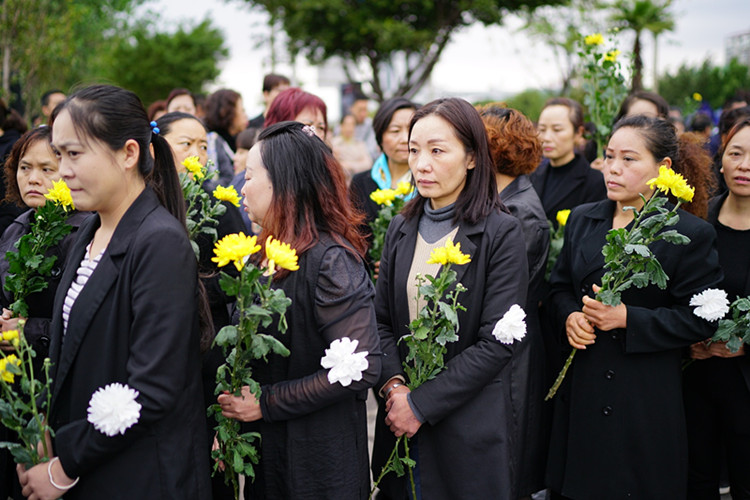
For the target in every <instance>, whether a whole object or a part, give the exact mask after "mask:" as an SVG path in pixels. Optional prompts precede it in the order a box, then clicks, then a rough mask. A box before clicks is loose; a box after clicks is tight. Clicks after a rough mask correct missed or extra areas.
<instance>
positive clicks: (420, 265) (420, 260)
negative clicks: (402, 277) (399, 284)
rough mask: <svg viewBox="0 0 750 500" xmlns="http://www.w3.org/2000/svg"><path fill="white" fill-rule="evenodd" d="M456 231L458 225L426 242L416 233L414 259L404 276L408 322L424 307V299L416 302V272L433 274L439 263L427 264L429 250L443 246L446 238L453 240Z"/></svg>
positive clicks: (435, 272) (423, 274)
mask: <svg viewBox="0 0 750 500" xmlns="http://www.w3.org/2000/svg"><path fill="white" fill-rule="evenodd" d="M456 233H458V226H456V227H454V228H453V230H452V231H451V232H450V233H448V234H446V235H445V236H443V237H442V238H440V239H439V240H437V241H436V242H435V243H432V244H430V243H427V242H426V241H425V240H424V238H422V235H421V234H419V233H417V245H416V246H415V247H414V259H413V260H412V261H411V269H409V276H408V277H407V278H406V296H407V297H408V298H409V322H410V323H411V322H412V321H414V319H415V318H416V317H417V313H419V311H420V309H422V307H424V305H425V304H424V301H423V300H420V303H419V304H418V303H417V274H421V275H422V276H425V275H427V274H429V275H431V276H435V275H436V274H437V272H438V270H439V269H440V264H427V260H428V259H429V258H430V252H432V251H433V250H434V249H436V248H439V247H442V246H445V242H446V241H448V240H451V241H454V238H455V237H456Z"/></svg>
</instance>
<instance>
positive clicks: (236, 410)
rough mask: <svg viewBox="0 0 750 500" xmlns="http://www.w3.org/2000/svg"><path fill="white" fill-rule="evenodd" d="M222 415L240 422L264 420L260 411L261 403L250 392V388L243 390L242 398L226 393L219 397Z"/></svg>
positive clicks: (245, 387) (246, 387)
mask: <svg viewBox="0 0 750 500" xmlns="http://www.w3.org/2000/svg"><path fill="white" fill-rule="evenodd" d="M218 401H219V406H221V414H222V415H224V416H225V417H227V418H233V419H235V420H239V421H240V422H254V421H256V420H260V419H261V418H263V413H262V412H261V411H260V401H258V398H256V397H255V394H252V393H251V392H250V387H248V386H244V387H243V388H242V396H232V395H231V394H228V393H225V394H220V395H219V397H218Z"/></svg>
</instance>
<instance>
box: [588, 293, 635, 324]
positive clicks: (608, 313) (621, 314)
mask: <svg viewBox="0 0 750 500" xmlns="http://www.w3.org/2000/svg"><path fill="white" fill-rule="evenodd" d="M593 290H594V293H596V292H598V291H599V290H601V287H598V286H596V285H594V286H593ZM583 314H584V315H585V316H586V319H587V320H588V321H589V323H591V324H592V325H594V326H595V327H597V328H598V329H599V330H601V331H603V332H608V331H610V330H614V329H616V328H625V327H626V326H628V309H627V307H626V306H625V304H623V303H622V302H621V303H620V305H617V306H605V305H604V304H602V303H601V302H599V301H598V300H595V299H592V298H591V297H587V296H584V297H583Z"/></svg>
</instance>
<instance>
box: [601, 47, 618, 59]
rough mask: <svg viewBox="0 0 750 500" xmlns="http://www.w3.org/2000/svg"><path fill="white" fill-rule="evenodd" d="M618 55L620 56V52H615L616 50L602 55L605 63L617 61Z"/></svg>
mask: <svg viewBox="0 0 750 500" xmlns="http://www.w3.org/2000/svg"><path fill="white" fill-rule="evenodd" d="M619 55H620V51H619V50H617V49H615V50H610V51H609V52H607V53H606V54H604V60H605V61H610V62H615V61H616V60H617V56H619Z"/></svg>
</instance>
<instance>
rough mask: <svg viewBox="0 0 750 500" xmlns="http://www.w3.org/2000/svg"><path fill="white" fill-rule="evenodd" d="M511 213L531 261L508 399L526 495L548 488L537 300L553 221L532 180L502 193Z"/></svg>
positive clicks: (517, 471)
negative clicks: (523, 329) (523, 333)
mask: <svg viewBox="0 0 750 500" xmlns="http://www.w3.org/2000/svg"><path fill="white" fill-rule="evenodd" d="M500 199H501V200H502V201H503V203H504V204H505V206H506V207H507V208H508V210H510V213H511V214H512V215H513V216H514V217H516V218H517V219H518V220H519V221H521V229H522V230H523V236H524V240H525V243H526V258H527V259H528V263H529V291H528V294H527V297H526V306H525V307H524V310H525V311H526V325H527V341H526V342H521V343H520V344H519V345H518V348H517V349H516V352H515V353H514V354H513V360H512V365H513V367H512V369H511V383H510V398H511V402H512V405H513V417H514V418H513V422H514V424H515V425H516V429H514V431H513V436H514V437H515V436H517V437H518V439H517V441H516V445H515V446H514V448H515V451H514V454H513V455H514V459H515V463H514V471H515V474H516V477H517V478H518V484H519V488H520V489H519V495H521V496H525V495H529V494H531V493H533V492H536V491H539V490H541V489H543V488H544V465H545V462H546V460H547V450H548V445H549V442H548V441H549V432H548V430H547V429H546V427H545V415H544V414H545V413H546V420H549V414H550V411H549V409H547V410H546V412H544V411H543V409H544V408H545V407H546V406H547V405H544V394H545V390H546V387H545V384H546V380H547V378H548V377H546V376H545V355H544V342H543V340H542V331H541V325H540V323H539V301H540V300H541V299H542V294H543V292H544V289H545V283H544V272H545V270H546V268H547V253H548V252H549V238H550V236H549V223H548V222H547V219H546V217H545V214H544V208H543V207H542V202H541V201H539V196H537V194H536V191H534V188H533V186H532V185H531V182H530V181H529V177H528V176H526V175H521V176H518V177H516V179H514V180H513V182H511V183H510V184H508V185H507V186H506V187H505V189H503V190H502V192H501V193H500Z"/></svg>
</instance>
